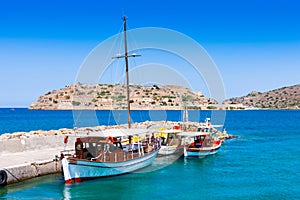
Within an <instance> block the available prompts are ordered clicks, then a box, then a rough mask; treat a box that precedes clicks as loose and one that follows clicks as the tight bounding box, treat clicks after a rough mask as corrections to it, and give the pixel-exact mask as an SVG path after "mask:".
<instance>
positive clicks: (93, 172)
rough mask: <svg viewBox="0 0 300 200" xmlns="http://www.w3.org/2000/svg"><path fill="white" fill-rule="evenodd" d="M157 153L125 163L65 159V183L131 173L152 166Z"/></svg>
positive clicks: (63, 164)
mask: <svg viewBox="0 0 300 200" xmlns="http://www.w3.org/2000/svg"><path fill="white" fill-rule="evenodd" d="M157 153H158V150H156V151H154V152H151V153H149V154H147V155H144V156H141V157H138V158H135V159H132V160H128V161H124V162H95V161H87V160H77V161H72V160H71V159H68V158H63V159H62V167H63V175H64V179H65V183H74V182H81V181H84V180H87V179H94V178H100V177H107V176H115V175H121V174H126V173H130V172H133V171H136V170H139V169H142V168H144V167H147V166H149V165H151V163H152V162H153V160H154V158H155V157H156V155H157Z"/></svg>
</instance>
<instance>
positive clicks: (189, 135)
mask: <svg viewBox="0 0 300 200" xmlns="http://www.w3.org/2000/svg"><path fill="white" fill-rule="evenodd" d="M209 134H210V133H208V132H182V133H178V135H180V136H187V137H195V136H199V135H209Z"/></svg>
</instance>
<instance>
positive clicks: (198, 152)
mask: <svg viewBox="0 0 300 200" xmlns="http://www.w3.org/2000/svg"><path fill="white" fill-rule="evenodd" d="M220 148H221V143H220V144H219V145H217V146H214V147H202V148H186V147H185V148H184V157H199V158H203V157H205V156H209V155H213V154H216V153H217V152H218V151H219V149H220Z"/></svg>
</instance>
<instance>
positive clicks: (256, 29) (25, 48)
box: [0, 0, 300, 107]
mask: <svg viewBox="0 0 300 200" xmlns="http://www.w3.org/2000/svg"><path fill="white" fill-rule="evenodd" d="M299 10H300V3H299V2H298V1H296V0H272V1H261V0H245V1H240V0H227V1H224V0H210V1H207V0H185V1H175V0H173V1H170V0H151V1H142V0H140V1H130V0H126V1H125V0H122V1H113V0H112V1H99V0H87V1H76V0H72V1H71V0H70V1H68V0H65V1H60V0H52V1H32V0H26V1H21V0H19V1H17V0H10V1H1V2H0V19H1V20H0V72H1V78H0V84H1V87H0V107H20V106H23V107H27V106H29V105H30V103H31V102H33V101H36V100H37V98H38V97H39V96H40V95H41V94H44V93H46V92H47V91H50V90H52V89H60V88H63V87H64V86H65V85H69V84H73V83H74V81H75V79H76V75H77V72H78V70H79V67H80V65H81V63H82V62H83V61H84V59H85V57H86V56H87V55H88V54H89V52H90V51H91V50H92V49H93V48H94V47H95V46H96V45H97V44H99V43H100V42H101V41H103V40H105V39H107V38H108V37H110V36H112V35H114V34H116V33H118V32H119V31H120V28H121V26H122V21H121V16H122V15H124V14H125V15H126V16H128V28H129V29H134V28H140V27H164V28H169V29H173V30H176V31H179V32H181V33H183V34H186V35H187V36H189V37H191V38H193V39H194V40H196V41H197V42H198V43H200V44H201V45H202V46H203V47H204V48H205V49H206V50H207V52H208V53H209V54H210V56H211V57H212V59H213V60H214V62H215V63H216V65H217V67H218V69H219V71H220V74H221V76H222V78H223V82H224V87H225V89H226V96H227V97H235V96H242V95H246V94H247V93H249V92H251V91H253V90H256V91H267V90H270V89H275V88H279V87H283V86H289V85H295V84H299V83H300V12H299Z"/></svg>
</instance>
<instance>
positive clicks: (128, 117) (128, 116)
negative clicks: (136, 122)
mask: <svg viewBox="0 0 300 200" xmlns="http://www.w3.org/2000/svg"><path fill="white" fill-rule="evenodd" d="M126 19H127V18H126V16H123V25H124V48H125V55H124V56H120V55H118V56H115V57H113V58H125V63H126V91H127V121H128V128H131V124H130V103H131V101H130V97H129V73H128V58H129V57H138V56H141V55H138V54H132V55H128V50H127V38H126Z"/></svg>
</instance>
